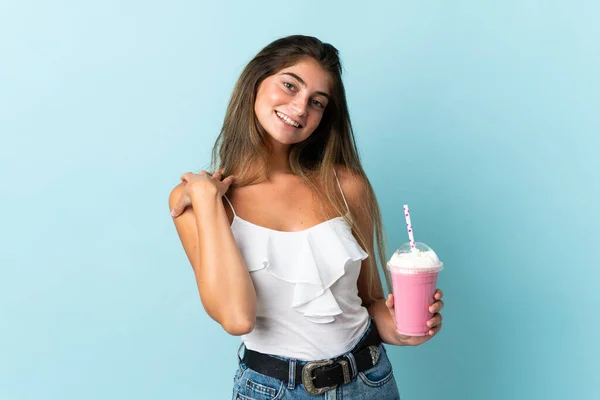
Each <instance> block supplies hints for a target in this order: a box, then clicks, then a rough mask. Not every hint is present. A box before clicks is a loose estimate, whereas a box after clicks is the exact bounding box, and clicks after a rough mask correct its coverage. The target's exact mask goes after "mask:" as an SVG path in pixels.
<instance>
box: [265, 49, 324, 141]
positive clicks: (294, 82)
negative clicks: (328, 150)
mask: <svg viewBox="0 0 600 400" xmlns="http://www.w3.org/2000/svg"><path fill="white" fill-rule="evenodd" d="M330 85H331V77H330V76H329V73H328V72H327V71H325V70H324V69H323V68H322V67H321V66H320V65H319V63H318V62H317V61H315V60H314V59H313V58H311V57H305V58H302V59H300V61H298V62H297V63H296V64H294V65H292V66H291V67H288V68H284V69H282V70H281V71H279V72H277V73H276V74H274V75H271V76H269V77H267V78H266V79H265V80H264V81H262V82H261V84H260V85H259V86H258V92H257V94H256V101H255V103H254V112H255V113H256V117H257V118H258V122H259V123H260V125H261V126H262V127H263V128H264V129H265V131H267V133H268V134H269V136H270V137H271V139H272V140H274V141H275V142H278V143H281V144H287V145H290V144H294V143H299V142H302V141H303V140H305V139H306V138H308V137H309V136H310V135H311V134H312V133H313V132H314V130H315V129H316V128H317V126H319V123H320V122H321V118H322V117H323V111H325V107H327V103H328V102H329V99H330V96H331V90H330Z"/></svg>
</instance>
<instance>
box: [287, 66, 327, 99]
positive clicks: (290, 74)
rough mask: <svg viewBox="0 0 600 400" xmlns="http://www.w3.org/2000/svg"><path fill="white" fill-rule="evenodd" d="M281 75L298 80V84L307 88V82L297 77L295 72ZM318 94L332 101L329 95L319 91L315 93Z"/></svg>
mask: <svg viewBox="0 0 600 400" xmlns="http://www.w3.org/2000/svg"><path fill="white" fill-rule="evenodd" d="M281 75H289V76H291V77H292V78H294V79H296V80H297V81H298V82H300V84H301V85H302V86H304V87H306V82H304V80H302V78H300V77H299V76H298V75H296V74H295V73H293V72H282V73H281ZM315 93H316V94H320V95H321V96H324V97H326V98H327V100H331V96H329V95H328V94H327V93H325V92H321V91H317V92H315Z"/></svg>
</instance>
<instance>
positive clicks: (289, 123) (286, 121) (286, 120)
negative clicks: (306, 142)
mask: <svg viewBox="0 0 600 400" xmlns="http://www.w3.org/2000/svg"><path fill="white" fill-rule="evenodd" d="M276 114H277V116H278V117H279V118H281V119H282V120H283V122H285V123H286V124H288V125H291V126H293V127H296V128H299V127H300V124H298V123H297V122H294V121H292V120H291V119H289V118H288V117H286V116H285V115H283V114H282V113H280V112H276Z"/></svg>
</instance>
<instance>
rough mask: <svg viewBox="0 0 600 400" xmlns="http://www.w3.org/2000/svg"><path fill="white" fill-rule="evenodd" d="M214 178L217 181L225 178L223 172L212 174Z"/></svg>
mask: <svg viewBox="0 0 600 400" xmlns="http://www.w3.org/2000/svg"><path fill="white" fill-rule="evenodd" d="M212 177H213V178H215V179H218V180H221V179H222V178H223V172H221V171H217V172H215V173H214V174H212Z"/></svg>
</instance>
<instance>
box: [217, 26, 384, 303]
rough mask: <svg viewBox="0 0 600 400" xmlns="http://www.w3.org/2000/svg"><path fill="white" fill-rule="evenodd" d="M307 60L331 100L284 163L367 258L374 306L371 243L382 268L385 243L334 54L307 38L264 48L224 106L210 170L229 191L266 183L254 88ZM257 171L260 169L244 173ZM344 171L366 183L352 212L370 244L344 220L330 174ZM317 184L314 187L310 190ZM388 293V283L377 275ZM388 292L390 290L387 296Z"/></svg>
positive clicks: (264, 140)
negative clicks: (230, 180)
mask: <svg viewBox="0 0 600 400" xmlns="http://www.w3.org/2000/svg"><path fill="white" fill-rule="evenodd" d="M304 57H312V58H313V59H315V60H316V61H317V62H318V63H319V64H320V65H321V66H322V67H323V69H325V70H326V71H328V72H329V74H330V76H331V78H332V87H331V91H332V93H331V100H330V101H329V103H328V104H327V107H326V108H325V110H324V113H323V117H322V119H321V122H320V124H319V126H318V127H317V128H316V130H315V131H314V132H313V133H312V134H311V135H310V136H309V137H308V138H307V139H306V140H304V141H302V142H300V143H295V144H292V145H291V146H290V151H289V163H290V168H291V170H292V172H293V173H294V174H295V175H297V176H299V177H300V178H301V179H302V180H303V182H305V184H306V185H307V186H308V187H309V188H311V189H312V190H313V192H314V193H315V194H317V195H318V196H319V197H320V198H322V199H326V200H327V201H328V202H329V203H330V204H331V205H332V206H333V208H334V210H335V211H336V213H337V214H338V215H343V216H344V218H345V219H346V221H347V222H348V223H349V224H350V226H351V227H352V232H353V233H354V235H355V237H356V239H357V240H358V242H359V243H360V244H361V246H362V247H363V249H365V250H366V251H367V252H368V253H369V255H370V257H369V258H368V260H369V264H368V265H369V271H368V272H369V273H368V293H367V297H368V298H369V299H370V301H372V300H376V299H377V298H376V297H375V296H377V297H379V296H381V295H382V294H381V293H377V292H379V290H378V288H379V282H378V281H376V280H375V279H377V277H378V274H377V260H376V258H375V257H373V255H374V248H373V239H375V241H376V243H377V256H378V257H379V260H380V261H381V263H382V264H383V262H384V260H385V254H386V243H385V239H384V236H383V227H382V222H381V214H380V210H379V205H378V203H377V199H376V197H375V193H374V191H373V188H372V186H371V183H370V182H369V180H368V178H367V176H366V174H365V172H364V170H363V168H362V165H361V162H360V158H359V155H358V151H357V148H356V141H355V139H354V134H353V132H352V124H351V122H350V115H349V112H348V105H347V103H346V92H345V89H344V85H343V82H342V64H341V61H340V58H339V54H338V50H337V49H336V48H335V47H333V46H332V45H331V44H328V43H323V42H321V41H320V40H319V39H317V38H315V37H311V36H302V35H294V36H288V37H284V38H281V39H278V40H275V41H274V42H272V43H270V44H269V45H267V46H266V47H265V48H264V49H262V50H261V51H260V52H259V53H258V54H257V55H256V56H255V57H254V58H253V59H252V60H251V61H250V62H249V63H248V65H247V66H246V67H245V68H244V70H243V71H242V74H241V75H240V77H239V79H238V81H237V83H236V85H235V87H234V89H233V94H232V96H231V100H230V101H229V106H228V107H227V111H226V114H225V120H224V122H223V127H222V128H221V133H220V134H219V136H218V138H217V140H216V142H215V145H214V147H213V150H212V161H211V168H212V170H213V171H216V170H224V171H223V175H224V176H229V175H231V174H234V175H235V183H234V185H232V187H241V186H245V185H249V184H253V183H258V182H261V181H263V180H265V179H266V176H267V172H268V171H269V168H270V146H269V141H268V136H267V135H268V133H266V132H265V130H264V129H263V128H262V126H261V125H260V123H259V122H258V119H257V117H256V115H255V113H254V102H255V100H256V93H257V91H258V86H259V85H260V83H261V82H262V81H263V80H264V79H265V78H267V77H269V76H271V75H274V74H276V73H277V72H279V71H280V70H282V69H284V68H287V67H290V66H292V65H294V64H295V63H297V62H298V61H299V60H300V59H301V58H304ZM256 165H260V166H261V167H260V168H247V167H248V166H256ZM334 168H336V169H338V170H339V169H341V168H344V169H346V170H347V171H348V172H350V173H351V174H353V175H355V176H356V177H359V178H362V180H364V182H365V183H366V187H367V193H366V196H364V197H363V198H362V204H360V208H359V210H358V212H361V213H365V215H366V216H368V218H369V219H370V221H369V223H370V224H372V225H371V226H373V227H374V238H373V237H371V238H366V237H365V236H366V235H365V233H364V232H361V230H360V229H359V228H358V225H357V224H356V223H355V222H354V221H353V220H352V218H348V216H347V215H346V207H345V204H344V202H343V200H342V199H341V198H340V196H339V189H338V188H337V183H336V181H335V176H333V174H332V171H333V170H334ZM315 181H316V182H319V185H316V184H315ZM383 272H384V276H385V277H386V283H387V286H388V289H391V288H390V278H389V274H388V272H387V270H386V269H383ZM390 291H391V290H390Z"/></svg>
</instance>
